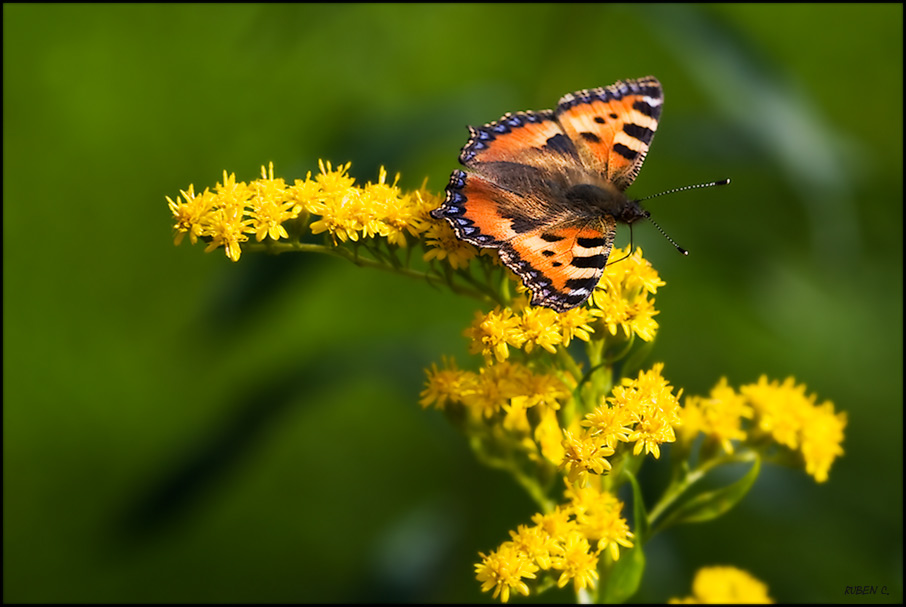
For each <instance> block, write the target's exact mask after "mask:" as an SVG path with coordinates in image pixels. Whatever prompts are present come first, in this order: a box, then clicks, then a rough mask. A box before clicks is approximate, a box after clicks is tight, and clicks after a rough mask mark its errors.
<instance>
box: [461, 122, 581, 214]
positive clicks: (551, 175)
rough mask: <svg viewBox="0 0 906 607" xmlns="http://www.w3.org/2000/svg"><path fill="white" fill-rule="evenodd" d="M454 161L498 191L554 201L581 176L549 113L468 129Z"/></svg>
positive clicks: (576, 155) (569, 145)
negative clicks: (476, 174)
mask: <svg viewBox="0 0 906 607" xmlns="http://www.w3.org/2000/svg"><path fill="white" fill-rule="evenodd" d="M459 161H460V162H461V163H462V164H463V165H464V166H465V167H467V168H468V169H470V170H472V171H475V172H476V173H480V174H481V175H484V176H485V177H487V178H488V179H490V180H491V181H493V182H494V183H496V184H497V185H498V186H500V187H502V188H504V189H508V190H511V191H515V192H520V193H522V192H526V191H531V192H534V193H536V194H537V196H536V197H537V198H545V199H550V198H552V197H557V196H558V194H561V193H562V191H564V189H565V188H566V187H567V184H568V183H570V180H571V179H572V180H573V182H575V181H576V180H580V174H582V173H584V172H585V168H584V166H583V164H582V161H581V160H580V158H579V152H578V151H577V150H576V147H575V145H574V144H573V142H572V141H571V140H570V138H569V137H568V136H567V135H566V133H564V132H563V129H562V127H561V126H560V123H559V122H558V121H557V119H556V118H555V116H554V112H553V111H551V110H544V111H540V112H516V113H510V114H505V115H504V116H503V117H501V118H500V120H497V121H496V122H490V123H488V124H486V125H484V126H481V127H469V141H468V142H467V143H466V145H465V146H464V147H463V148H462V152H461V153H460V155H459Z"/></svg>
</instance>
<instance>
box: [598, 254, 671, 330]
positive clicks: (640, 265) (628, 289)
mask: <svg viewBox="0 0 906 607" xmlns="http://www.w3.org/2000/svg"><path fill="white" fill-rule="evenodd" d="M610 258H611V259H616V260H620V261H618V262H616V263H610V264H608V265H607V266H606V267H605V268H604V276H602V277H601V281H600V282H599V283H598V286H597V288H596V289H595V290H594V291H593V292H592V300H593V301H592V303H593V306H592V308H591V309H592V313H593V314H594V316H596V317H597V318H598V323H599V324H601V325H602V326H603V327H605V328H606V329H607V330H608V331H609V332H610V334H611V335H616V334H617V329H622V330H623V334H624V335H625V336H626V337H627V338H628V337H629V336H631V335H633V334H635V335H638V336H639V337H640V338H642V339H643V340H645V341H651V340H652V339H654V335H655V333H656V332H657V328H658V324H657V322H656V321H655V320H654V316H655V315H657V314H658V312H657V310H655V309H654V301H653V300H651V299H649V298H648V295H654V294H655V293H657V289H658V287H663V286H664V284H665V283H664V281H662V280H661V279H660V277H659V276H658V273H657V272H656V271H655V270H654V268H653V267H652V266H651V263H650V262H649V261H648V260H647V259H645V258H643V257H642V248H641V247H636V249H635V250H634V251H633V252H632V254H629V249H628V247H627V248H626V249H614V250H613V251H612V252H611V254H610ZM621 258H622V259H621Z"/></svg>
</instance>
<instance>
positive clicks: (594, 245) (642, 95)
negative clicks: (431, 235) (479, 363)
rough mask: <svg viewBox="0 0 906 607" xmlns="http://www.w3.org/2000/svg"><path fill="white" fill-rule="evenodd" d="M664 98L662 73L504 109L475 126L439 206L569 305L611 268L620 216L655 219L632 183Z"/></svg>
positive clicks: (536, 289)
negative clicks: (544, 106) (631, 191)
mask: <svg viewBox="0 0 906 607" xmlns="http://www.w3.org/2000/svg"><path fill="white" fill-rule="evenodd" d="M663 104H664V94H663V91H662V90H661V83H660V82H658V81H657V79H656V78H654V77H653V76H647V77H645V78H639V79H637V80H621V81H619V82H616V83H614V84H612V85H610V86H608V87H604V88H596V89H589V90H582V91H577V92H575V93H571V94H568V95H564V96H563V98H561V99H560V102H559V103H558V104H557V109H555V110H542V111H539V112H517V113H515V114H512V113H508V114H505V115H504V116H503V117H502V118H500V120H498V121H496V122H491V123H489V124H486V125H484V126H483V127H479V128H473V127H469V133H470V136H469V141H468V143H466V145H465V147H464V148H463V149H462V152H461V153H460V155H459V161H460V162H461V163H462V164H463V165H464V166H465V167H466V168H468V169H470V171H469V172H466V171H461V170H456V171H453V174H452V175H451V177H450V183H449V184H448V185H447V188H446V189H447V197H446V199H445V200H444V203H443V204H442V205H441V206H440V207H439V208H437V209H434V210H433V211H431V216H432V217H434V218H435V219H446V220H447V221H448V222H449V223H450V225H451V226H452V227H453V230H454V232H455V233H456V237H457V238H459V239H460V240H464V241H466V242H469V243H472V244H474V245H476V246H479V247H489V248H496V249H498V252H499V254H500V260H501V261H502V262H503V263H504V264H506V265H507V267H509V268H510V269H511V270H513V271H514V272H515V273H516V274H518V275H519V277H520V278H521V279H522V281H523V283H525V286H526V287H528V288H529V289H530V290H531V292H532V304H534V305H541V306H546V307H548V308H553V309H554V310H556V311H558V312H564V311H566V310H569V309H570V308H574V307H576V306H578V305H580V304H582V303H583V302H585V300H587V299H588V297H589V296H590V295H591V292H592V291H593V290H594V288H595V285H597V284H598V281H599V280H600V278H601V275H602V274H603V272H604V265H605V264H606V263H607V258H608V256H609V255H610V250H611V247H612V246H613V239H614V235H615V234H616V225H617V222H618V221H619V222H622V223H626V224H631V223H633V222H634V221H637V220H638V219H640V218H647V217H648V211H645V210H644V209H643V208H642V207H641V206H640V205H639V203H638V201H635V200H630V199H628V198H627V197H626V196H625V195H624V194H623V192H624V191H625V190H626V188H628V187H629V186H630V185H631V184H632V182H633V180H634V179H635V178H636V175H638V174H639V170H640V169H641V168H642V162H643V161H644V160H645V155H646V154H647V153H648V148H649V146H650V145H651V139H652V138H653V137H654V132H655V131H656V130H657V124H658V118H659V117H660V115H661V108H662V106H663Z"/></svg>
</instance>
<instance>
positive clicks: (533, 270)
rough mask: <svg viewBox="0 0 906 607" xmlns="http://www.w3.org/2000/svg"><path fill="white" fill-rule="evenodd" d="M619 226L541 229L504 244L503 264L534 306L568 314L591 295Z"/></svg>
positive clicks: (591, 223)
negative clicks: (527, 292)
mask: <svg viewBox="0 0 906 607" xmlns="http://www.w3.org/2000/svg"><path fill="white" fill-rule="evenodd" d="M615 234H616V220H614V218H613V217H611V216H609V215H602V216H600V217H596V218H593V219H588V220H586V221H585V223H583V224H576V223H562V224H559V225H553V226H547V227H542V228H538V229H536V230H533V231H531V232H527V233H525V234H522V235H520V236H518V237H516V238H513V239H512V240H510V241H509V242H506V243H504V244H503V245H501V247H500V259H501V261H503V263H505V264H506V265H507V266H508V267H509V268H510V269H511V270H513V271H514V272H515V273H516V274H518V275H519V277H520V278H521V279H522V282H523V283H525V286H526V287H528V288H529V289H530V290H531V292H532V304H533V305H536V306H546V307H548V308H553V309H554V310H556V311H557V312H565V311H566V310H569V309H570V308H574V307H576V306H578V305H580V304H582V303H584V302H585V300H586V299H588V297H589V296H590V295H591V292H592V291H593V290H594V288H595V286H596V285H597V284H598V281H599V280H600V279H601V274H603V272H604V266H605V265H607V257H608V256H609V255H610V249H611V247H612V246H613V238H614V235H615Z"/></svg>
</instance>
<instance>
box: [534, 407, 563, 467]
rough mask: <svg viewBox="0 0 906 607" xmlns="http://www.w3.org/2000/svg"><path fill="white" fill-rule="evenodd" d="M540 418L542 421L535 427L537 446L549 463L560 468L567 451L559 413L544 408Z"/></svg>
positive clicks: (549, 408)
mask: <svg viewBox="0 0 906 607" xmlns="http://www.w3.org/2000/svg"><path fill="white" fill-rule="evenodd" d="M539 417H540V418H541V419H540V421H539V422H538V425H537V426H536V427H535V444H536V445H538V448H539V449H540V450H541V455H543V456H544V458H545V459H547V461H549V462H550V463H552V464H554V465H555V466H559V465H560V462H562V461H563V456H564V455H566V451H565V450H564V449H563V431H562V430H561V429H560V421H559V420H558V419H557V412H556V411H554V410H553V409H552V408H551V407H544V408H543V409H542V410H541V413H540V416H539Z"/></svg>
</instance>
